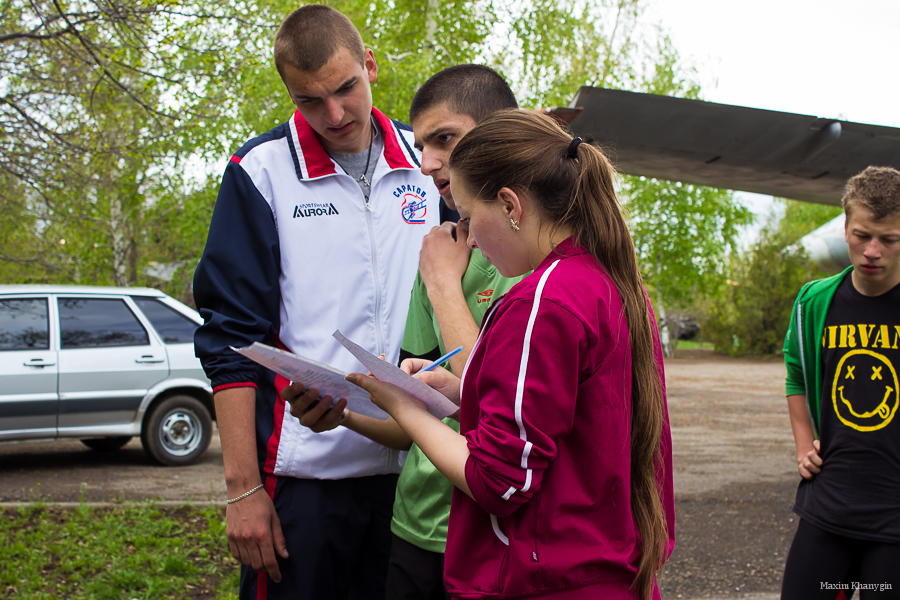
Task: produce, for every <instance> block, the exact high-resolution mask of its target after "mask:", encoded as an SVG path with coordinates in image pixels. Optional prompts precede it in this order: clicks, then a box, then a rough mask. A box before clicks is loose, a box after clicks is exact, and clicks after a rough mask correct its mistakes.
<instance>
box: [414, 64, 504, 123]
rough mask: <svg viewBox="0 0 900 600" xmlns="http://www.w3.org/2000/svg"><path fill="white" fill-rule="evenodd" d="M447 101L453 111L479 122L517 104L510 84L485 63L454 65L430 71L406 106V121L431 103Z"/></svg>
mask: <svg viewBox="0 0 900 600" xmlns="http://www.w3.org/2000/svg"><path fill="white" fill-rule="evenodd" d="M443 103H447V104H448V105H449V107H450V108H451V109H453V110H454V111H455V112H457V113H459V114H462V115H468V116H470V117H472V120H473V121H475V122H476V123H480V122H481V121H483V120H484V119H485V118H486V117H488V116H489V115H491V114H493V113H495V112H497V111H498V110H503V109H504V108H518V107H519V104H518V103H517V102H516V97H515V95H513V93H512V90H511V89H509V84H507V83H506V80H505V79H503V77H501V76H500V74H499V73H497V72H496V71H495V70H493V69H492V68H490V67H486V66H484V65H456V66H453V67H447V68H446V69H443V70H441V71H438V72H437V73H435V74H434V75H432V76H431V77H430V78H429V79H428V81H426V82H425V83H423V84H422V87H420V88H419V89H418V91H417V92H416V95H415V97H414V98H413V101H412V104H410V106H409V122H410V123H412V122H413V121H415V120H416V117H417V116H419V114H421V113H422V112H424V111H426V110H428V109H429V108H431V107H433V106H437V105H439V104H443Z"/></svg>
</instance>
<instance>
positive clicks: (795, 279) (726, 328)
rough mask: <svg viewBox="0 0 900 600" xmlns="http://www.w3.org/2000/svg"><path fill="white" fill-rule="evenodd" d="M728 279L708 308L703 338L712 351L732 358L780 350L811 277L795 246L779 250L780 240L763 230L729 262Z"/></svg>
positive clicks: (812, 272) (812, 273)
mask: <svg viewBox="0 0 900 600" xmlns="http://www.w3.org/2000/svg"><path fill="white" fill-rule="evenodd" d="M730 271H731V279H729V280H727V282H726V283H725V285H724V286H722V289H720V290H719V293H718V294H717V295H716V296H715V297H714V299H713V300H712V301H711V302H710V304H709V307H708V308H707V311H706V315H705V319H704V323H703V333H704V337H705V338H706V339H707V340H709V341H710V342H712V344H713V346H714V348H715V351H716V352H722V353H727V354H731V355H732V356H772V355H776V354H780V353H781V350H782V347H783V345H784V336H785V334H786V333H787V327H788V322H789V321H790V317H791V308H792V307H793V303H794V299H795V298H796V297H797V293H798V292H799V291H800V288H801V287H802V286H803V284H804V283H806V282H807V281H809V280H811V279H813V278H814V277H815V276H816V273H815V269H814V267H813V265H812V263H811V262H810V260H809V259H808V257H807V256H806V253H805V252H804V251H803V250H802V248H799V247H790V248H789V249H785V248H784V240H783V238H782V237H781V236H779V235H773V234H771V233H770V232H769V231H768V230H765V229H764V230H763V231H762V232H761V233H760V239H759V241H758V242H757V243H756V244H754V245H753V246H752V247H751V248H750V249H749V250H748V251H747V252H744V253H742V254H741V255H739V256H738V257H737V258H736V259H734V260H732V262H731V268H730Z"/></svg>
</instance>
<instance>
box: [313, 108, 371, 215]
mask: <svg viewBox="0 0 900 600" xmlns="http://www.w3.org/2000/svg"><path fill="white" fill-rule="evenodd" d="M369 125H370V126H371V128H372V130H371V137H370V138H369V153H368V154H367V155H366V166H365V168H364V169H363V172H362V175H360V176H359V177H357V178H356V179H354V180H353V181H355V182H356V183H362V184H363V185H365V186H366V187H367V188H369V193H371V192H372V182H371V181H369V178H368V177H366V173H368V172H369V164H370V163H371V161H372V146H374V145H375V136H376V135H378V129H376V128H375V122H374V121H373V120H372V115H369ZM325 154H327V155H328V156H329V157H330V158H331V160H333V161H334V162H336V163H337V164H339V165H341V163H340V161H339V160H338V159H336V158H335V157H334V156H332V155H331V152H329V151H328V148H325ZM341 168H342V169H344V171H345V172H346V171H347V169H346V168H344V165H341ZM364 195H365V197H366V205H367V206H368V203H369V194H364Z"/></svg>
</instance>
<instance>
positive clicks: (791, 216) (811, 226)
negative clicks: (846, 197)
mask: <svg viewBox="0 0 900 600" xmlns="http://www.w3.org/2000/svg"><path fill="white" fill-rule="evenodd" d="M779 202H780V203H781V204H782V206H783V207H784V216H783V217H782V218H781V221H780V222H779V223H778V232H777V233H778V236H779V237H780V238H781V240H782V241H783V242H784V244H785V245H786V246H787V245H790V244H793V243H795V242H796V241H797V240H799V239H800V238H802V237H803V236H804V235H806V234H807V233H810V232H811V231H813V230H815V229H818V228H819V227H821V226H822V225H824V224H825V223H827V222H829V221H831V220H832V219H834V218H835V217H837V216H838V215H840V214H842V213H843V212H844V210H843V208H841V207H840V206H829V205H827V204H812V203H809V202H798V201H796V200H784V199H779Z"/></svg>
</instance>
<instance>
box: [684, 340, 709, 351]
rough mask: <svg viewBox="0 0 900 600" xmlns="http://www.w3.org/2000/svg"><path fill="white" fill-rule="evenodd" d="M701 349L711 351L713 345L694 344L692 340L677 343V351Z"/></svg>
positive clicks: (707, 343)
mask: <svg viewBox="0 0 900 600" xmlns="http://www.w3.org/2000/svg"><path fill="white" fill-rule="evenodd" d="M698 348H702V349H704V350H712V349H713V345H712V344H711V343H709V342H695V341H693V340H680V341H679V342H678V349H679V350H696V349H698Z"/></svg>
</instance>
